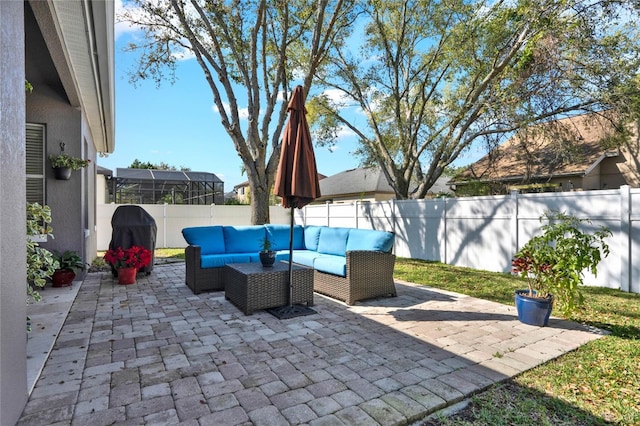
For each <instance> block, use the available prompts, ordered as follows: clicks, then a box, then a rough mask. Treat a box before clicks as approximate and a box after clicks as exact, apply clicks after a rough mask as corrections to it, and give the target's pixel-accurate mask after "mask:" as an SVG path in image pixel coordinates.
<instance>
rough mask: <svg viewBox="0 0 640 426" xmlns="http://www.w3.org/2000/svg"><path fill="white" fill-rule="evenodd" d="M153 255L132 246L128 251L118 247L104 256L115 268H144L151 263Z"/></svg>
mask: <svg viewBox="0 0 640 426" xmlns="http://www.w3.org/2000/svg"><path fill="white" fill-rule="evenodd" d="M151 259H152V253H151V250H148V249H146V248H144V247H141V246H132V247H130V248H128V249H122V247H117V248H115V249H109V250H107V252H106V253H105V254H104V260H105V261H106V262H107V263H109V264H110V265H112V266H113V267H114V268H116V269H118V268H136V269H140V268H144V267H145V266H148V265H149V264H150V263H151Z"/></svg>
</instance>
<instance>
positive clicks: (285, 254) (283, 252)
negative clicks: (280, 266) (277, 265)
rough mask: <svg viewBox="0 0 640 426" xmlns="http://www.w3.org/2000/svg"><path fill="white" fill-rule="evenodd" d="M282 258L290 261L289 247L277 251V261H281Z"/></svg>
mask: <svg viewBox="0 0 640 426" xmlns="http://www.w3.org/2000/svg"><path fill="white" fill-rule="evenodd" d="M281 260H283V261H285V262H288V261H289V249H286V250H278V251H277V252H276V262H280V261H281Z"/></svg>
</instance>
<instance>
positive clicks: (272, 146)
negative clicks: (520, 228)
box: [118, 0, 359, 224]
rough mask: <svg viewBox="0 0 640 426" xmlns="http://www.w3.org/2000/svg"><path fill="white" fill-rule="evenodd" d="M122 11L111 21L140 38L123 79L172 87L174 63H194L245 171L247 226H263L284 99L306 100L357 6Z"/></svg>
mask: <svg viewBox="0 0 640 426" xmlns="http://www.w3.org/2000/svg"><path fill="white" fill-rule="evenodd" d="M125 6H126V7H125V8H124V10H123V12H122V13H121V14H120V15H119V16H118V19H119V20H120V21H123V22H126V23H129V24H130V25H132V26H133V27H136V28H140V29H141V32H142V37H136V38H135V41H134V42H132V43H131V44H130V45H129V46H128V48H127V50H128V51H130V52H137V53H139V57H138V58H137V61H136V66H135V69H134V70H132V72H131V74H130V75H131V81H132V82H133V83H136V82H137V81H140V80H145V79H150V80H153V81H155V82H156V83H157V84H160V83H161V82H162V81H163V80H165V79H169V80H170V81H173V79H174V78H175V74H174V72H175V69H176V65H177V62H178V61H179V60H181V59H183V58H186V57H192V58H194V60H195V61H196V62H197V63H198V65H199V66H200V67H201V69H202V71H203V75H204V78H205V80H206V82H207V84H208V85H209V87H210V89H211V93H212V95H213V101H214V104H215V108H216V112H217V113H218V114H219V115H220V121H221V123H222V126H223V127H224V129H225V130H226V132H227V134H228V135H229V137H230V139H231V141H232V143H233V144H234V147H235V149H236V151H237V152H238V155H239V156H240V158H241V160H242V163H243V165H244V167H245V169H246V172H247V177H248V180H249V185H250V187H251V192H252V196H253V199H252V200H253V201H252V204H251V207H252V223H254V224H262V223H267V222H268V220H269V208H268V202H269V201H268V200H269V195H270V194H269V188H271V187H272V185H273V182H274V179H275V172H276V169H277V167H278V160H279V156H280V143H281V140H280V134H281V133H282V129H283V128H284V123H285V120H286V118H287V110H286V108H287V100H288V99H289V97H290V95H291V93H292V89H293V87H294V86H295V85H297V84H300V85H302V86H303V88H304V92H305V95H306V93H308V91H309V88H310V87H311V83H312V80H313V77H314V75H315V73H316V70H317V69H318V68H320V67H322V66H323V63H324V61H325V59H326V55H327V53H328V51H329V50H330V49H332V48H333V47H335V46H339V45H341V44H343V43H344V40H345V39H346V38H347V37H348V35H349V31H350V29H351V25H352V24H353V21H354V19H355V16H356V15H357V13H358V11H359V9H358V5H357V2H356V1H355V0H330V1H327V0H313V1H311V2H302V1H298V2H282V1H273V0H265V1H260V2H255V1H251V0H238V1H234V2H211V1H205V0H193V1H190V2H181V1H170V0H136V1H134V2H131V3H129V4H126V5H125ZM241 99H247V101H246V102H247V104H246V105H240V102H243V101H241ZM245 107H246V114H243V113H242V111H243V110H244V109H245ZM225 143H226V141H225Z"/></svg>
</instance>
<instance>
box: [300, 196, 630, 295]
mask: <svg viewBox="0 0 640 426" xmlns="http://www.w3.org/2000/svg"><path fill="white" fill-rule="evenodd" d="M548 210H558V211H562V212H565V213H567V214H573V215H576V216H577V217H580V218H586V219H590V220H591V225H590V226H589V229H595V228H596V227H599V226H601V225H603V226H606V227H607V228H609V230H611V232H612V233H613V235H612V237H610V238H608V239H607V243H608V244H609V248H610V250H611V253H610V254H609V257H607V258H606V259H605V260H603V261H602V262H601V263H600V265H599V266H598V275H597V277H594V276H593V275H591V274H587V275H586V276H585V284H591V285H598V286H603V287H610V288H620V289H621V290H624V291H631V292H634V293H640V261H634V259H636V260H638V259H640V189H630V188H629V187H628V186H625V187H623V188H621V189H619V190H617V189H616V190H604V191H584V192H554V193H543V194H517V193H513V194H511V195H506V196H487V197H465V198H440V199H433V200H407V201H397V200H389V201H381V202H356V203H352V204H326V205H312V206H307V207H305V208H304V209H303V213H304V218H303V219H302V222H300V220H298V219H296V221H297V222H298V223H303V224H305V225H327V226H346V227H356V228H367V229H380V230H386V231H391V232H394V233H395V235H396V239H395V247H394V251H395V254H396V255H397V256H400V257H408V258H414V259H425V260H434V261H440V262H443V263H447V264H451V265H457V266H466V267H470V268H475V269H483V270H488V271H498V272H508V271H509V270H510V269H511V259H512V257H513V255H514V254H515V252H516V251H517V249H518V248H519V247H520V246H522V245H523V244H524V243H526V242H527V241H528V240H529V238H531V237H532V236H533V235H534V234H536V233H537V232H538V230H539V228H540V225H541V223H540V220H539V218H540V216H541V215H542V214H543V213H545V212H546V211H548Z"/></svg>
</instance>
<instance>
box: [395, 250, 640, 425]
mask: <svg viewBox="0 0 640 426" xmlns="http://www.w3.org/2000/svg"><path fill="white" fill-rule="evenodd" d="M394 276H395V277H396V278H398V279H403V280H406V281H410V282H413V283H417V284H423V285H428V286H430V287H435V288H440V289H443V290H447V291H453V292H457V293H461V294H466V295H469V296H471V297H478V298H482V299H486V300H491V301H494V302H499V303H503V304H507V305H512V306H513V304H514V300H513V291H514V290H516V289H518V288H522V285H523V282H524V279H523V278H520V277H517V276H514V275H509V274H504V273H497V272H487V271H479V270H474V269H470V268H461V267H455V266H450V265H445V264H442V263H438V262H429V261H424V260H417V259H404V258H398V259H397V261H396V267H395V271H394ZM583 291H584V293H585V294H586V295H587V297H586V298H585V304H584V305H583V306H581V307H579V308H578V309H577V310H576V311H574V312H573V314H572V316H570V317H568V319H571V320H573V321H578V322H580V323H583V324H586V325H589V326H593V327H598V328H601V329H604V330H607V331H608V332H609V333H610V335H608V336H604V337H602V338H600V339H598V340H596V341H592V342H589V343H587V344H586V345H583V346H581V347H580V348H579V349H578V350H576V351H573V352H570V353H567V354H565V355H563V356H561V357H560V358H558V359H556V360H554V361H551V362H548V363H545V364H543V365H541V366H539V367H537V368H534V369H532V370H529V371H526V372H524V373H522V374H521V375H520V376H518V377H517V378H515V379H513V380H511V381H507V382H505V383H504V384H498V385H495V386H492V387H491V388H490V389H489V390H488V391H487V392H485V393H481V394H479V395H477V396H476V397H474V398H473V400H472V402H471V404H470V405H469V406H468V407H467V408H466V409H464V410H462V411H460V412H458V413H457V414H453V415H451V416H449V417H444V416H440V417H438V418H437V419H432V420H430V421H429V422H428V423H426V424H427V425H429V426H436V425H441V426H445V425H446V426H450V425H488V424H491V425H500V424H522V425H541V424H545V425H556V424H572V425H593V424H606V423H609V424H611V423H615V424H640V409H639V408H638V407H640V370H638V368H637V362H638V361H637V360H638V358H639V357H640V294H630V293H625V292H622V291H620V290H615V289H605V288H600V287H591V286H586V287H584V289H583ZM523 413H527V414H528V415H527V416H522V414H523ZM518 415H520V417H519V418H518V419H517V420H516V416H518Z"/></svg>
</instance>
